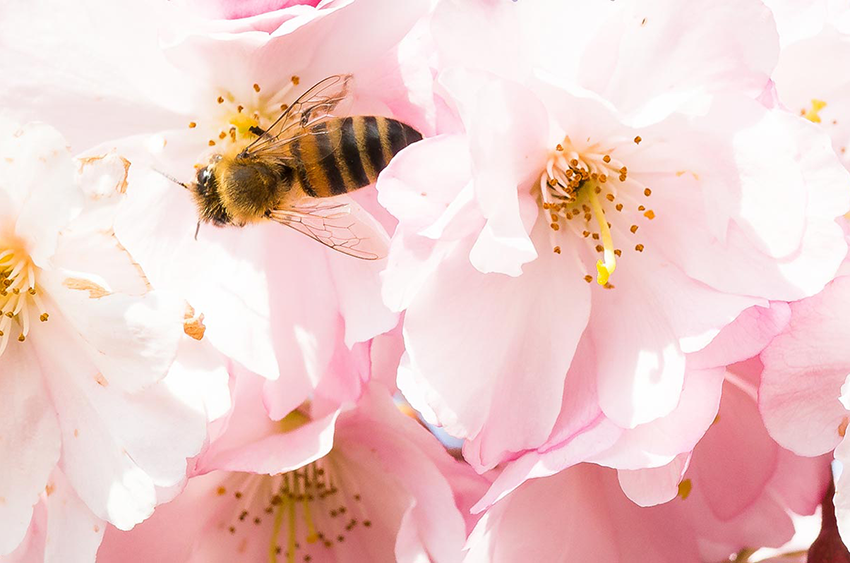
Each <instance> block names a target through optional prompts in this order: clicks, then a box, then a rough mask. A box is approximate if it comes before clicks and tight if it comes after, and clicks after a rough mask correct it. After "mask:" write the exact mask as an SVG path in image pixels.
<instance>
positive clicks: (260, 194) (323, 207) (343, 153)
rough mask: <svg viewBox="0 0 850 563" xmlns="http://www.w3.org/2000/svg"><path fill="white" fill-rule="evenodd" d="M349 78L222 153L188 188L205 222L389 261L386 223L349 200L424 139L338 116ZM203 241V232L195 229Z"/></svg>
mask: <svg viewBox="0 0 850 563" xmlns="http://www.w3.org/2000/svg"><path fill="white" fill-rule="evenodd" d="M350 79H351V76H350V75H340V76H330V77H328V78H325V79H324V80H322V81H320V82H318V83H317V84H316V85H315V86H313V87H312V88H310V89H309V90H307V91H306V92H305V93H304V94H302V95H301V96H300V97H299V98H298V99H297V100H295V102H293V103H292V104H291V105H290V106H288V107H287V108H286V109H285V110H284V111H283V113H282V114H281V116H280V117H279V118H278V119H277V120H276V121H275V122H274V123H272V125H271V126H270V127H269V128H268V129H266V130H262V129H260V128H258V127H253V128H252V129H251V132H252V133H255V134H256V135H258V137H257V139H256V140H254V141H253V142H252V143H251V144H249V145H248V146H247V147H245V148H244V149H242V150H241V151H239V152H236V151H235V150H234V151H233V152H231V153H230V154H216V155H213V156H212V157H211V158H210V161H209V163H208V164H207V165H206V166H204V167H203V168H201V169H199V170H198V173H197V177H196V181H195V182H194V183H193V184H191V185H188V186H187V185H185V184H184V187H186V188H187V189H189V190H190V191H191V193H192V196H193V198H194V200H195V203H196V205H197V208H198V217H199V220H198V228H200V224H201V223H212V224H214V225H216V226H220V227H221V226H229V225H233V226H237V227H242V226H245V225H247V224H250V223H257V222H260V221H268V220H271V221H275V222H277V223H280V224H282V225H286V226H287V227H290V228H292V229H295V230H296V231H298V232H299V233H302V234H304V235H307V236H308V237H310V238H312V239H313V240H315V241H318V242H320V243H322V244H324V245H325V246H328V247H329V248H332V249H333V250H336V251H338V252H342V253H343V254H347V255H349V256H353V257H355V258H361V259H364V260H376V259H379V258H383V257H384V256H386V252H387V247H388V239H387V236H386V234H385V232H384V230H383V228H382V227H381V226H380V224H379V223H378V222H377V221H376V220H375V219H374V218H373V217H372V216H371V215H369V214H368V213H367V212H366V211H365V210H363V209H362V208H360V207H359V206H358V205H357V204H356V203H355V202H354V201H352V200H350V198H340V197H338V196H344V194H347V193H349V192H353V191H355V190H359V189H360V188H363V187H365V186H368V185H370V184H372V183H374V182H375V180H377V178H378V174H379V173H380V172H381V170H383V169H384V168H385V167H386V166H387V165H388V164H389V162H390V159H391V158H392V157H393V156H395V155H396V154H397V153H398V152H399V151H401V150H402V149H403V148H405V147H406V146H408V145H410V144H411V143H414V142H416V141H419V140H421V139H422V135H421V134H420V133H419V132H418V131H416V130H415V129H413V128H412V127H410V126H408V125H406V124H404V123H401V122H400V121H396V120H395V119H389V118H386V117H379V116H351V117H335V116H333V115H332V114H331V112H333V111H334V110H335V109H337V107H338V106H339V104H340V103H341V102H342V101H343V100H345V99H346V97H347V95H348V85H349V82H350ZM195 234H196V236H197V231H196V233H195Z"/></svg>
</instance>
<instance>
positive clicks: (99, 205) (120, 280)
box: [0, 119, 227, 553]
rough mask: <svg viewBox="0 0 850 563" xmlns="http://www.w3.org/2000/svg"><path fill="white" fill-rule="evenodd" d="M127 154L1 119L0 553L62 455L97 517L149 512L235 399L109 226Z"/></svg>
mask: <svg viewBox="0 0 850 563" xmlns="http://www.w3.org/2000/svg"><path fill="white" fill-rule="evenodd" d="M128 166H129V163H128V162H127V161H126V160H125V159H123V158H121V157H118V156H114V155H103V156H100V157H95V158H89V159H83V160H78V161H76V162H75V161H74V160H73V159H72V158H71V155H70V154H69V152H68V149H67V147H66V143H65V140H64V139H63V138H62V137H61V136H60V135H59V134H58V133H57V132H56V131H55V130H53V129H51V128H50V127H48V126H46V125H38V124H34V125H27V126H23V127H17V126H16V125H15V124H13V123H11V122H9V121H6V120H5V119H4V120H3V121H2V122H0V199H2V206H0V279H1V280H2V282H0V310H2V311H3V317H2V320H0V402H2V408H0V435H2V436H3V437H4V439H3V440H0V459H2V460H3V463H2V464H0V476H2V477H1V478H0V499H2V502H0V522H2V528H3V530H4V532H3V534H0V553H8V552H10V551H12V550H13V549H14V548H15V547H16V546H17V545H18V543H19V542H20V541H21V539H22V538H23V536H24V533H25V532H26V529H27V525H28V522H29V521H30V514H31V513H32V507H33V505H34V504H35V503H36V501H37V500H38V495H39V493H40V492H42V491H43V490H44V489H45V486H46V485H47V483H48V477H49V475H50V474H51V472H52V471H53V469H54V468H55V466H56V465H57V462H58V463H60V464H61V468H62V472H63V473H64V475H65V477H67V483H68V484H69V486H70V487H71V488H72V489H73V492H71V493H69V495H75V496H78V497H79V499H80V500H81V502H82V503H84V505H85V506H87V507H88V510H90V511H91V512H93V513H94V514H95V515H96V516H97V518H101V519H105V520H108V521H110V522H112V523H113V524H115V525H116V526H118V527H120V528H122V529H126V528H129V527H132V526H133V525H134V524H136V523H137V522H139V521H141V520H143V519H144V518H145V517H147V516H148V515H150V513H151V512H152V510H153V507H154V505H155V503H156V502H157V499H158V493H157V489H166V488H169V487H174V486H176V485H179V484H180V482H181V481H182V480H183V479H184V478H185V472H186V458H188V457H192V456H194V455H197V454H198V453H199V451H200V450H201V447H202V446H203V443H204V440H205V438H206V426H207V420H208V414H210V413H208V411H207V409H208V408H211V409H213V410H217V412H218V413H220V412H221V411H223V410H225V409H226V403H227V396H226V395H227V388H226V374H222V373H221V372H216V364H215V362H213V361H212V359H211V358H209V357H208V356H207V357H204V356H203V353H201V352H199V351H198V350H197V349H195V348H194V347H193V343H192V341H190V340H189V339H188V337H185V336H183V317H184V310H185V304H184V302H183V301H182V300H180V299H178V298H177V297H176V296H174V295H172V294H168V293H163V292H162V291H154V290H152V289H151V288H150V286H149V285H148V282H147V279H146V278H145V277H144V275H143V274H142V272H141V270H140V269H139V267H138V265H137V264H136V263H135V262H134V261H133V259H132V257H131V256H130V255H129V254H128V253H127V251H126V249H124V248H123V247H122V246H121V245H120V244H119V243H118V241H117V240H116V239H115V237H114V235H113V233H112V230H111V229H112V217H113V216H114V213H115V208H116V206H117V205H118V204H119V202H120V200H121V199H123V191H124V189H125V188H126V176H127V167H128ZM181 342H182V344H181ZM194 344H198V343H194ZM198 345H199V346H200V344H198ZM178 351H180V354H179V355H178ZM175 356H177V358H178V361H177V362H175ZM199 356H200V357H199ZM172 362H175V363H173V364H172ZM196 370H198V371H203V372H204V375H205V377H204V378H199V377H198V371H196ZM222 375H224V377H222ZM222 404H224V406H222ZM60 454H61V455H60ZM64 482H65V480H64V478H63V483H64ZM63 486H64V485H63ZM69 510H70V509H69ZM54 539H57V540H58V536H57V538H54ZM63 541H64V540H63Z"/></svg>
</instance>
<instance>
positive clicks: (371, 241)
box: [268, 198, 390, 260]
mask: <svg viewBox="0 0 850 563" xmlns="http://www.w3.org/2000/svg"><path fill="white" fill-rule="evenodd" d="M268 216H269V218H270V219H271V220H272V221H276V222H278V223H281V224H282V225H286V226H287V227H291V228H293V229H295V230H296V231H298V232H299V233H301V234H304V235H307V236H308V237H310V238H311V239H313V240H315V241H317V242H320V243H322V244H324V245H325V246H327V247H328V248H332V249H333V250H336V251H337V252H341V253H343V254H347V255H348V256H353V257H355V258H360V259H361V260H380V259H381V258H385V257H386V256H387V253H388V252H389V246H390V239H389V237H388V236H387V233H386V231H384V228H383V227H382V226H381V224H380V223H379V222H378V221H377V219H375V218H374V217H372V215H370V214H369V213H368V212H367V211H366V210H365V209H363V208H362V207H360V205H358V204H357V203H355V202H354V201H352V200H350V199H348V198H346V199H340V198H323V199H313V198H309V199H303V200H301V201H299V202H297V203H296V204H295V205H289V206H287V208H286V209H274V210H272V211H270V212H269V214H268Z"/></svg>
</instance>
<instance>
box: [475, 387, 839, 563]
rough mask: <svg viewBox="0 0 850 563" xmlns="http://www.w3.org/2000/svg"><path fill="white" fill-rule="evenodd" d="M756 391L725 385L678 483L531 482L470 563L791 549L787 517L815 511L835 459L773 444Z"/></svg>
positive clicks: (573, 475) (499, 514)
mask: <svg viewBox="0 0 850 563" xmlns="http://www.w3.org/2000/svg"><path fill="white" fill-rule="evenodd" d="M756 383H757V378H756V379H755V380H753V379H750V378H748V377H746V376H741V377H739V378H737V380H735V381H732V380H727V382H726V383H725V384H724V386H723V387H724V388H723V400H722V404H721V407H720V412H719V414H718V417H717V419H716V420H715V423H714V424H713V425H712V427H711V428H710V429H709V430H708V432H706V434H705V437H704V438H703V439H702V441H700V443H699V444H698V445H697V447H696V449H695V450H694V452H693V455H692V457H691V458H690V459H689V460H688V461H686V462H685V463H684V464H683V466H682V468H681V472H680V474H679V475H678V477H677V478H676V479H675V480H672V481H667V480H664V479H657V475H653V474H652V473H651V471H652V470H644V471H641V472H637V475H632V476H627V477H626V478H625V479H624V474H623V472H620V474H619V479H618V475H617V473H616V472H615V471H613V470H610V469H605V468H601V467H597V466H595V465H590V464H580V465H577V466H574V467H571V468H569V469H567V470H565V471H563V472H561V473H559V474H557V475H554V476H552V477H547V478H544V479H535V480H532V481H528V482H526V483H524V484H522V485H521V486H520V487H519V488H518V489H517V490H516V491H514V492H513V493H512V494H511V495H509V496H508V497H506V498H505V499H503V500H501V501H499V502H498V503H496V504H495V505H494V506H493V507H491V508H490V509H489V510H488V511H487V512H486V513H485V515H484V517H483V518H482V519H481V521H480V522H479V523H478V525H477V526H476V528H475V531H474V532H473V533H472V535H471V536H470V538H469V541H468V547H469V553H468V555H467V557H466V559H465V562H466V563H472V562H479V561H480V562H485V561H486V562H487V563H500V562H512V561H600V562H605V563H627V562H633V563H661V562H665V563H666V562H672V561H675V562H677V563H701V562H706V561H711V562H715V561H717V562H719V561H726V560H728V559H729V557H730V556H731V555H732V554H734V553H736V552H738V551H740V550H742V549H744V548H751V549H754V548H758V547H761V546H773V547H777V546H780V545H782V544H784V543H785V542H786V541H787V540H788V539H790V538H791V536H792V535H793V533H794V528H793V525H792V519H791V517H790V516H791V515H792V514H794V513H796V514H812V513H813V512H814V511H815V509H816V508H817V505H818V503H819V502H820V499H821V497H822V495H823V492H824V490H825V489H826V485H827V480H828V479H829V466H828V460H827V459H824V458H817V459H808V458H800V457H797V456H795V455H793V454H792V453H791V452H789V451H787V450H783V449H782V448H780V447H779V446H778V445H777V444H776V443H775V442H774V441H773V440H771V439H770V437H769V436H768V434H767V432H766V430H765V428H764V425H763V424H762V422H761V419H760V417H759V412H758V409H757V406H756V401H755V389H756V388H755V384H756ZM622 486H631V487H634V486H640V487H644V488H646V489H651V488H657V489H659V490H662V489H664V490H667V492H665V495H666V496H667V498H668V499H672V500H669V502H667V503H666V504H662V505H659V506H653V507H649V508H641V507H639V506H637V505H635V504H634V503H632V502H631V501H630V500H629V499H628V498H627V497H626V496H625V495H624V494H623V491H622V490H621V487H622Z"/></svg>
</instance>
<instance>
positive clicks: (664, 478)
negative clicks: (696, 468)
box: [617, 452, 691, 506]
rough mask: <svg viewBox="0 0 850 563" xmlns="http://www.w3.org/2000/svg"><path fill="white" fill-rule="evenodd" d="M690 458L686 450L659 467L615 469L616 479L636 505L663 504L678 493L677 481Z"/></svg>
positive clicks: (682, 474)
mask: <svg viewBox="0 0 850 563" xmlns="http://www.w3.org/2000/svg"><path fill="white" fill-rule="evenodd" d="M690 459H691V453H690V452H686V453H683V454H679V455H677V456H676V457H675V458H674V459H673V461H671V462H670V463H668V464H667V465H662V466H661V467H653V468H650V469H621V470H619V471H617V479H618V480H619V481H620V487H621V488H622V489H623V492H624V493H625V494H626V496H627V497H629V499H631V500H632V502H634V503H635V504H637V505H638V506H655V505H656V504H663V503H665V502H669V501H671V500H673V499H674V498H676V495H678V494H679V483H680V482H681V481H682V477H683V476H684V474H685V471H686V470H687V468H688V463H689V462H690Z"/></svg>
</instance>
